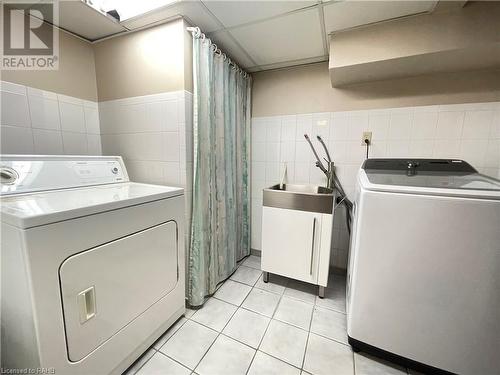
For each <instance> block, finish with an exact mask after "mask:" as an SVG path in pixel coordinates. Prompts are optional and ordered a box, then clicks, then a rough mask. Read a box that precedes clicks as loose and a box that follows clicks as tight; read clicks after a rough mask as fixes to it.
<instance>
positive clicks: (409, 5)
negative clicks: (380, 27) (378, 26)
mask: <svg viewBox="0 0 500 375" xmlns="http://www.w3.org/2000/svg"><path fill="white" fill-rule="evenodd" d="M436 3H437V1H339V2H333V1H332V2H329V3H326V4H325V5H324V8H323V11H324V14H325V27H326V32H327V33H331V32H334V31H339V30H344V29H349V28H351V27H356V26H361V25H367V24H370V23H373V22H379V21H384V20H388V19H391V18H396V17H403V16H408V15H411V14H417V13H422V12H428V11H431V10H432V9H433V8H434V6H435V5H436Z"/></svg>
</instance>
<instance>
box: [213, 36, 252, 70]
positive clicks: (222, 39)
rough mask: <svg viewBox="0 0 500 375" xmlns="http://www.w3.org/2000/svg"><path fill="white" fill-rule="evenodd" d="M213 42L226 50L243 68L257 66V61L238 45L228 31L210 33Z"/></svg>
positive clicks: (223, 50)
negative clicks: (251, 58)
mask: <svg viewBox="0 0 500 375" xmlns="http://www.w3.org/2000/svg"><path fill="white" fill-rule="evenodd" d="M209 38H210V39H212V42H214V43H215V44H217V46H218V47H219V48H220V49H221V50H222V52H225V53H226V54H227V55H228V56H229V57H230V58H231V59H233V60H234V61H236V63H237V64H239V65H240V66H241V67H242V68H249V67H253V66H255V63H254V62H253V61H252V60H250V59H249V58H248V56H247V55H246V53H245V52H244V51H243V50H242V49H241V48H240V47H239V46H238V44H237V43H236V42H235V41H234V40H233V38H231V36H230V35H229V34H228V33H227V31H216V32H215V33H212V34H210V35H209Z"/></svg>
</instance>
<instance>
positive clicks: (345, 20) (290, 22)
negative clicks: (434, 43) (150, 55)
mask: <svg viewBox="0 0 500 375" xmlns="http://www.w3.org/2000/svg"><path fill="white" fill-rule="evenodd" d="M199 1H200V4H202V5H203V6H204V7H205V8H206V9H207V10H208V12H209V13H210V14H211V16H212V17H213V18H215V19H217V21H218V22H219V24H220V25H221V29H219V30H217V31H216V32H213V33H210V34H209V37H210V38H211V39H212V40H213V41H214V43H216V44H217V45H218V46H219V47H220V48H221V49H223V50H225V51H227V53H228V54H229V55H231V56H232V57H233V59H234V60H235V61H237V62H238V63H239V64H240V65H241V66H242V67H244V68H246V69H248V70H249V71H259V70H268V69H277V68H282V67H288V66H294V65H301V64H306V63H311V62H319V61H326V60H328V54H329V51H328V50H329V43H328V40H329V37H328V36H329V35H330V34H332V33H335V32H340V31H343V30H346V29H351V28H354V27H359V26H363V25H367V24H372V23H376V22H381V21H386V20H390V19H395V18H400V17H405V16H409V15H414V14H419V13H424V12H430V11H432V10H433V9H434V7H435V5H436V3H437V1H425V0H424V1H412V0H405V1H350V0H349V1H347V0H346V1H334V0H332V1H328V0H325V1H321V0H317V1H312V0H306V1H302V0H301V1H273V0H271V1H246V0H243V1H220V0H199Z"/></svg>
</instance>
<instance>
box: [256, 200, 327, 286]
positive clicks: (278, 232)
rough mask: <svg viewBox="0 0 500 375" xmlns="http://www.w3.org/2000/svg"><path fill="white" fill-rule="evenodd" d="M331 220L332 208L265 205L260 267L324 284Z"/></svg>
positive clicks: (267, 270) (264, 269)
mask: <svg viewBox="0 0 500 375" xmlns="http://www.w3.org/2000/svg"><path fill="white" fill-rule="evenodd" d="M332 211H333V210H331V211H330V212H332ZM332 224H333V212H332V213H321V212H312V211H303V210H295V209H287V208H278V207H269V206H265V205H264V207H263V211H262V270H263V271H265V272H269V273H274V274H278V275H282V276H286V277H290V278H292V279H297V280H301V281H305V282H308V283H312V284H316V285H319V286H322V287H326V286H327V282H328V269H329V265H330V248H331V237H332Z"/></svg>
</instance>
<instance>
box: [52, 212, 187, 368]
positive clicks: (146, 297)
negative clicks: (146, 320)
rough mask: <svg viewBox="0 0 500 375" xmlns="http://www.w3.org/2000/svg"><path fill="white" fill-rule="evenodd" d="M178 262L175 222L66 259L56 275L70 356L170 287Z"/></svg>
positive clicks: (78, 355)
mask: <svg viewBox="0 0 500 375" xmlns="http://www.w3.org/2000/svg"><path fill="white" fill-rule="evenodd" d="M177 263H178V249H177V224H176V223H175V222H174V221H169V222H166V223H163V224H160V225H157V226H154V227H152V228H149V229H146V230H143V231H140V232H138V233H135V234H132V235H129V236H127V237H123V238H120V239H118V240H115V241H112V242H108V243H106V244H103V245H101V246H98V247H95V248H92V249H90V250H87V251H84V252H81V253H79V254H76V255H73V256H71V257H69V258H68V259H66V260H65V261H64V262H63V264H62V265H61V267H60V270H59V277H60V284H61V298H62V303H63V306H62V307H63V311H64V323H65V329H66V340H67V348H68V358H69V360H70V361H72V362H76V361H79V360H81V359H82V358H84V357H85V356H87V355H88V354H90V353H91V352H92V351H93V350H95V349H96V348H98V347H99V346H100V345H102V344H104V343H105V342H106V341H107V340H109V339H110V338H111V337H112V336H113V335H115V334H116V333H117V332H119V331H120V330H121V329H122V328H123V327H125V326H126V325H127V324H129V323H130V322H132V321H133V320H134V319H135V318H137V317H138V316H139V315H141V314H142V313H143V312H144V311H146V310H147V309H148V308H149V307H151V306H152V305H153V304H155V303H156V302H157V301H158V300H160V299H161V298H162V297H164V296H165V295H167V294H168V293H169V292H170V291H171V290H172V289H174V287H175V285H176V284H177V281H178V277H179V275H178V268H177Z"/></svg>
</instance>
